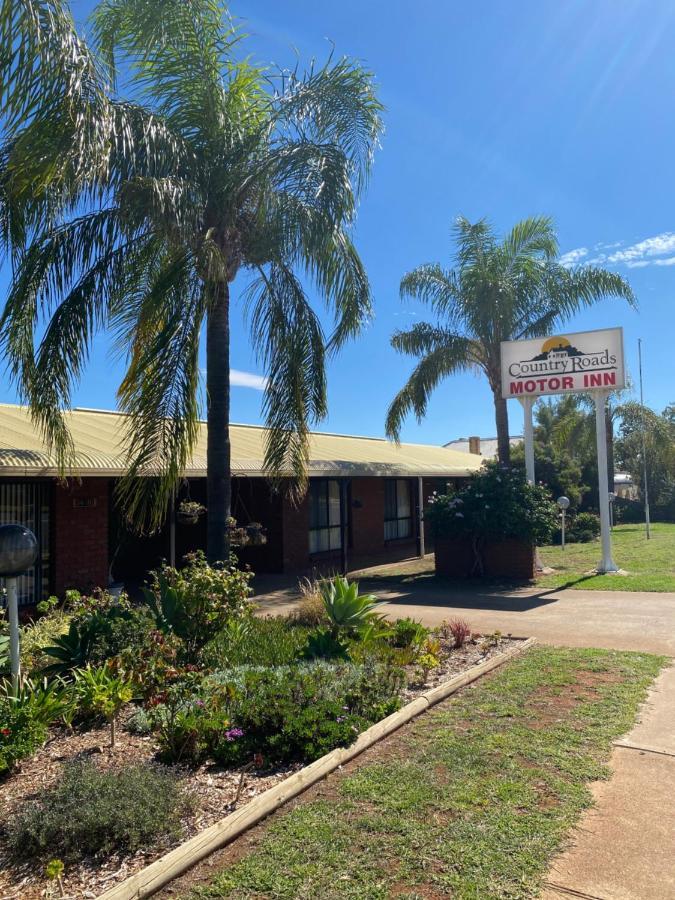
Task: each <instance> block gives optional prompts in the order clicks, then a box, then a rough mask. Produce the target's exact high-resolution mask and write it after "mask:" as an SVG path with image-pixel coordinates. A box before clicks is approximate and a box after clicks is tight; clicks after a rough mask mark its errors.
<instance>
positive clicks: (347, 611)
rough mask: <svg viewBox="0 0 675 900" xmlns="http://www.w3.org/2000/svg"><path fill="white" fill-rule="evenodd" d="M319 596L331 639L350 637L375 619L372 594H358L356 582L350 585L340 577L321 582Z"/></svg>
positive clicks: (375, 604) (374, 602)
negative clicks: (321, 599)
mask: <svg viewBox="0 0 675 900" xmlns="http://www.w3.org/2000/svg"><path fill="white" fill-rule="evenodd" d="M321 596H322V597H323V603H324V606H325V608H326V615H327V616H328V620H329V623H330V631H331V634H332V635H333V637H335V638H337V637H338V636H340V635H343V636H351V635H355V634H357V633H358V632H359V630H360V629H363V628H364V627H365V626H367V625H369V624H370V623H372V622H373V621H375V620H376V619H377V618H380V617H379V616H378V615H377V613H376V612H375V607H376V606H377V598H376V597H375V595H374V594H359V586H358V584H357V582H355V581H354V582H352V583H351V584H350V583H349V581H348V580H347V579H346V578H343V577H342V576H341V575H336V576H335V577H334V578H330V579H327V580H326V581H322V582H321Z"/></svg>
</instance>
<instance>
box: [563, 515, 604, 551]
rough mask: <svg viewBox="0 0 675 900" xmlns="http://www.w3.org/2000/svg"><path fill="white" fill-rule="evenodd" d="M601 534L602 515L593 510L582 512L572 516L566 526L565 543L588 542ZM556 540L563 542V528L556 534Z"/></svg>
mask: <svg viewBox="0 0 675 900" xmlns="http://www.w3.org/2000/svg"><path fill="white" fill-rule="evenodd" d="M599 535H600V516H598V515H597V513H592V512H580V513H577V514H576V515H575V516H570V517H569V519H568V521H567V526H566V528H565V543H568V544H588V543H590V542H591V541H594V540H596V539H597V538H598V537H599ZM555 542H556V543H557V544H560V543H562V530H561V529H559V530H558V531H557V532H556V535H555Z"/></svg>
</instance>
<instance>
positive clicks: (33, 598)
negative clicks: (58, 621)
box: [0, 481, 51, 606]
mask: <svg viewBox="0 0 675 900" xmlns="http://www.w3.org/2000/svg"><path fill="white" fill-rule="evenodd" d="M50 493H51V485H49V484H41V483H39V482H26V481H4V482H1V483H0V525H14V524H18V525H24V526H25V527H26V528H30V530H31V531H32V532H33V534H34V535H35V537H36V538H37V541H38V548H39V555H38V560H37V562H36V563H35V565H34V566H33V568H32V569H30V571H28V572H27V573H26V574H25V575H21V577H20V578H19V579H18V590H19V604H20V605H21V606H30V605H33V604H35V603H38V602H39V601H40V600H43V599H45V598H46V597H47V596H48V595H49V565H50V553H49V548H50V541H49V514H50V502H49V498H50Z"/></svg>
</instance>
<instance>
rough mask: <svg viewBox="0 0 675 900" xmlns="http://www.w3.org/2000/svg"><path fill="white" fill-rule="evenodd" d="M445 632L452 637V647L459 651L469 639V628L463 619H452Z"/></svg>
mask: <svg viewBox="0 0 675 900" xmlns="http://www.w3.org/2000/svg"><path fill="white" fill-rule="evenodd" d="M447 630H448V632H449V633H450V636H451V637H452V646H453V647H454V648H455V650H460V649H461V648H462V647H463V646H464V644H465V643H466V642H467V641H468V640H469V638H470V637H471V626H470V625H469V623H468V622H465V621H464V620H463V619H453V620H452V621H451V622H448V623H447Z"/></svg>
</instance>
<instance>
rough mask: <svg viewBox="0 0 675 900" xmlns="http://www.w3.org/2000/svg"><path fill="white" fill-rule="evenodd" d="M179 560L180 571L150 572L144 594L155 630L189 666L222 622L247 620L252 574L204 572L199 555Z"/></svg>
mask: <svg viewBox="0 0 675 900" xmlns="http://www.w3.org/2000/svg"><path fill="white" fill-rule="evenodd" d="M185 559H186V565H185V567H184V568H183V569H180V570H178V569H174V568H172V567H171V566H163V567H162V568H161V569H159V570H158V571H156V572H153V573H152V576H151V580H150V587H149V588H146V589H144V594H145V599H146V602H147V604H148V606H149V607H150V609H152V610H153V612H154V615H155V624H156V627H157V628H158V629H159V630H160V631H163V632H165V633H171V634H174V635H176V637H178V638H180V640H181V641H182V642H183V645H184V656H185V658H186V659H187V660H195V659H196V658H197V656H198V654H199V652H200V650H201V649H202V648H203V647H204V646H206V644H208V643H209V641H211V640H212V639H213V638H214V637H215V636H216V635H217V634H218V632H219V631H220V630H221V629H222V627H223V625H224V623H225V622H227V621H228V619H232V618H240V617H242V616H247V615H249V614H250V612H251V608H252V607H251V602H250V600H249V596H250V593H251V588H250V586H249V582H250V580H251V578H252V577H253V574H252V573H251V572H244V571H242V570H241V569H238V568H237V567H236V565H234V563H230V564H228V565H225V564H221V565H216V566H210V565H209V564H208V563H207V561H206V557H205V556H204V554H203V553H202V552H201V551H199V552H197V553H194V554H190V555H189V556H186V557H185Z"/></svg>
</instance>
